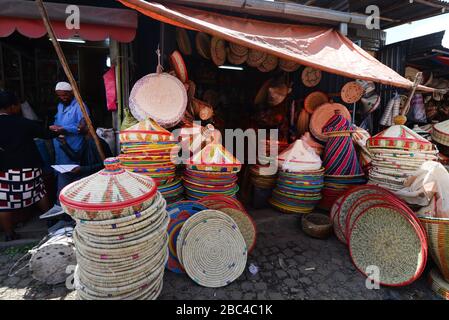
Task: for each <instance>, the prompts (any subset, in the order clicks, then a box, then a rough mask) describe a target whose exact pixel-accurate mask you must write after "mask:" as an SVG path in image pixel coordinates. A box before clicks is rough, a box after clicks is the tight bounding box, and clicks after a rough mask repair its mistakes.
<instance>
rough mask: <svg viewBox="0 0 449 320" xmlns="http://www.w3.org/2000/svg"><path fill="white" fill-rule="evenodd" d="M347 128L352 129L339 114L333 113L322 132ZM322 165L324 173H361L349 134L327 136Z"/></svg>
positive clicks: (341, 130) (339, 130) (344, 130)
mask: <svg viewBox="0 0 449 320" xmlns="http://www.w3.org/2000/svg"><path fill="white" fill-rule="evenodd" d="M349 130H352V126H351V124H350V123H349V121H348V120H347V119H345V118H344V117H343V116H341V115H339V114H336V115H334V116H333V117H332V118H331V119H330V120H329V121H328V122H327V124H326V125H325V126H324V127H323V132H325V133H328V134H333V133H338V132H347V131H349ZM323 166H324V168H325V169H326V175H341V176H355V175H363V171H362V168H361V167H360V163H359V159H358V157H357V153H356V151H355V148H354V145H353V142H352V138H351V136H350V135H348V134H347V135H345V136H333V135H331V136H330V137H329V140H328V141H327V143H326V148H325V150H324V161H323Z"/></svg>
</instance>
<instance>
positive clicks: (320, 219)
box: [302, 213, 332, 239]
mask: <svg viewBox="0 0 449 320" xmlns="http://www.w3.org/2000/svg"><path fill="white" fill-rule="evenodd" d="M302 230H303V231H304V232H305V233H306V234H307V235H309V236H311V237H313V238H318V239H326V238H328V237H329V236H330V235H331V233H332V221H331V220H330V219H329V217H328V216H327V215H324V214H319V213H311V214H306V215H304V216H303V217H302Z"/></svg>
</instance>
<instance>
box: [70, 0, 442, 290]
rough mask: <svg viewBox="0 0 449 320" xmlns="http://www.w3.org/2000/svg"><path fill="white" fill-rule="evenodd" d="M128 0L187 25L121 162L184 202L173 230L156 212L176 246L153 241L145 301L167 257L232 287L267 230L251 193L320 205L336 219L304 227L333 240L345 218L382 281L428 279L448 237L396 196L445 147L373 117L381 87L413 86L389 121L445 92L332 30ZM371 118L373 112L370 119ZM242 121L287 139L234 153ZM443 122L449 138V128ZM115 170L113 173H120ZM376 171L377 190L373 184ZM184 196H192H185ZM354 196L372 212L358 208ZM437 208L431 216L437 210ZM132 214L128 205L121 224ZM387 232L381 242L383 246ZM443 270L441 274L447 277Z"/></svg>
mask: <svg viewBox="0 0 449 320" xmlns="http://www.w3.org/2000/svg"><path fill="white" fill-rule="evenodd" d="M121 2H122V3H123V4H125V5H127V6H129V7H131V8H134V9H136V10H138V11H140V12H142V13H143V14H145V15H147V16H149V17H151V18H154V19H157V20H159V21H161V22H163V23H167V24H170V25H173V26H174V27H175V28H172V29H171V35H172V41H171V44H166V46H165V47H166V48H170V47H171V48H172V50H169V52H167V51H165V52H162V53H161V52H160V51H159V50H158V52H157V55H158V64H157V66H155V70H156V72H155V73H152V74H149V75H147V76H145V77H143V78H141V79H140V80H139V81H137V82H136V84H135V85H134V87H133V89H132V91H131V95H130V101H129V102H130V103H129V113H128V116H129V117H131V116H132V117H134V118H135V121H139V123H138V124H136V125H134V126H129V127H127V128H123V131H122V132H121V140H122V152H123V154H122V155H121V156H119V159H120V161H116V160H114V168H115V167H117V168H116V170H119V171H118V172H120V174H124V173H123V172H124V171H121V170H124V169H126V170H127V171H132V173H129V174H130V175H131V176H130V177H133V178H134V179H137V180H138V181H140V180H139V178H137V176H138V175H137V174H138V173H140V174H141V175H142V179H143V180H142V181H147V179H149V181H154V180H152V179H155V180H156V182H155V183H154V187H152V189H154V190H155V189H156V188H158V189H159V192H160V193H157V197H156V198H152V199H151V201H156V199H160V198H161V199H163V198H165V200H159V201H161V202H162V203H165V202H172V203H171V205H170V206H169V207H168V208H167V211H168V215H169V217H170V222H169V223H167V225H165V224H163V223H162V222H161V221H160V220H159V219H162V218H161V216H163V214H162V213H160V214H159V215H157V216H156V218H155V219H157V221H158V222H159V224H158V225H157V226H161V225H164V226H165V227H167V232H168V237H169V239H168V247H169V250H168V252H169V254H168V256H166V255H163V253H162V251H161V249H160V248H161V246H162V244H163V243H164V245H165V244H166V241H167V239H165V238H164V237H162V236H161V235H160V234H158V233H157V232H156V231H152V233H151V234H152V235H153V233H154V236H155V237H157V239H158V240H160V243H159V245H156V244H153V245H150V246H149V247H148V248H146V250H148V255H150V256H152V255H157V259H156V258H155V259H156V260H155V261H153V262H154V263H156V262H157V263H156V265H151V268H152V269H150V271H148V272H150V273H151V276H152V277H154V278H152V279H153V280H154V281H153V282H152V283H151V284H150V285H149V288H151V291H150V292H145V293H143V294H141V293H136V292H134V291H132V292H131V293H130V294H132V297H134V296H136V297H143V296H145V294H147V293H148V294H149V297H152V298H155V297H156V296H157V295H158V290H159V287H160V285H161V283H162V279H161V278H160V275H161V273H162V271H161V270H160V269H157V268H159V267H160V265H161V263H162V261H163V260H164V259H165V260H164V262H163V263H165V262H166V263H167V264H166V266H167V268H168V269H169V270H171V271H173V272H176V273H184V272H185V273H187V275H188V276H189V277H190V278H191V279H192V280H193V281H194V282H195V283H197V284H199V285H202V286H206V287H220V286H226V285H228V284H230V283H231V282H233V281H234V280H236V279H237V278H238V277H239V276H240V275H241V274H242V273H243V271H244V269H245V266H246V261H247V256H248V254H249V253H250V252H251V250H252V249H253V248H254V246H255V245H256V238H257V237H256V236H257V230H256V228H255V224H254V221H253V219H252V218H251V216H250V214H249V213H248V212H247V209H249V208H251V204H250V202H251V201H249V199H250V197H249V196H248V195H249V194H251V192H252V193H253V195H254V198H253V201H252V204H253V205H254V206H256V205H255V204H257V206H259V205H260V206H261V207H263V206H264V205H267V203H265V204H262V203H261V202H260V201H256V200H257V198H258V197H259V198H260V197H265V198H266V199H267V200H268V199H269V201H267V202H269V203H270V204H271V206H272V207H273V208H274V209H276V210H278V211H280V212H285V213H293V214H298V215H299V214H302V215H307V214H310V213H312V212H314V211H315V210H317V209H316V208H317V207H319V208H320V209H321V210H322V212H323V214H325V216H324V218H325V219H321V218H322V217H318V218H317V219H309V220H303V221H304V224H306V223H308V225H309V226H310V228H311V229H313V228H314V227H319V225H320V224H324V227H325V231H326V232H323V234H325V235H328V230H330V228H331V225H332V224H333V229H334V231H335V234H336V235H337V237H338V238H339V239H340V240H341V241H342V242H344V243H346V244H348V247H349V250H350V256H351V259H352V261H353V263H354V265H355V266H356V267H357V269H358V270H359V271H360V272H361V273H362V274H364V275H365V276H367V277H369V275H368V274H367V271H366V268H367V267H368V266H370V265H378V266H380V267H381V268H383V269H382V270H383V271H385V273H383V276H382V279H380V280H379V279H378V280H377V281H378V282H380V283H381V284H383V285H387V286H404V285H407V284H410V283H412V282H413V281H415V280H416V279H418V278H419V277H420V276H421V274H422V272H423V270H424V266H425V264H426V261H427V252H428V250H429V251H432V249H433V247H432V246H435V244H432V242H431V241H430V240H429V238H428V237H427V234H426V232H425V228H424V226H423V224H422V222H421V220H419V219H418V217H417V214H416V212H417V211H418V210H419V208H416V207H415V206H412V204H411V203H409V202H408V201H407V198H406V197H403V196H401V195H399V194H398V193H397V192H399V191H402V187H405V186H406V183H407V182H409V181H410V179H413V177H414V173H415V169H419V168H420V166H421V165H424V163H425V162H426V161H427V160H438V158H437V157H436V154H437V152H436V149H435V148H434V146H433V145H432V143H431V142H429V141H427V140H426V139H424V138H422V137H420V136H419V135H418V134H416V133H415V132H413V131H411V130H410V129H408V128H407V127H405V126H403V125H402V124H396V125H394V126H391V127H390V128H387V129H386V130H385V131H383V132H381V133H380V134H378V135H374V137H371V134H374V132H372V131H371V134H370V132H368V130H370V129H371V128H369V126H367V125H366V123H365V120H366V119H367V118H368V116H369V115H370V114H371V113H373V112H374V111H375V110H377V109H378V108H379V106H380V105H381V101H380V95H379V94H378V93H377V89H378V88H377V87H376V84H375V83H381V84H384V85H390V86H395V87H398V88H402V90H405V91H404V94H405V95H408V97H407V96H406V98H407V99H404V101H403V102H402V110H401V101H399V100H398V101H397V102H396V106H394V105H392V109H391V110H393V109H395V111H396V110H397V111H399V113H398V114H394V115H393V114H391V115H389V116H387V117H386V118H388V119H387V120H389V123H388V124H387V122H385V124H386V126H389V125H391V124H393V123H399V120H400V119H402V118H403V117H405V116H406V114H407V110H408V109H409V104H410V102H411V100H412V98H413V97H412V96H413V92H414V90H417V92H419V93H420V94H422V93H430V94H435V90H434V89H432V88H429V87H427V86H424V85H422V84H418V83H417V81H416V80H415V79H413V80H415V81H414V82H413V81H411V80H408V79H406V78H404V77H402V76H400V75H399V74H398V73H396V72H395V71H393V70H392V69H390V68H388V67H386V66H385V65H383V64H382V63H380V62H379V61H378V60H376V59H375V58H373V57H372V56H371V55H369V54H368V53H366V52H365V51H363V50H362V49H361V48H359V47H358V46H356V45H355V44H353V43H352V42H351V41H350V40H349V39H348V38H346V37H345V36H343V35H342V34H341V33H339V32H337V31H335V30H333V29H326V28H322V27H315V26H313V27H312V26H296V25H287V24H274V23H269V22H262V21H258V20H249V19H243V18H239V17H233V16H224V15H222V14H218V13H214V12H208V11H201V10H197V9H191V8H187V7H180V6H174V5H173V6H171V5H170V6H164V5H160V4H157V3H149V2H145V1H136V0H121ZM166 50H167V49H166ZM331 74H332V75H331ZM332 76H339V77H345V78H340V80H341V79H344V82H345V84H344V85H343V86H341V87H340V88H338V92H330V91H329V90H327V88H326V87H325V86H321V84H322V82H323V79H327V80H329V79H332V78H331V77H332ZM346 77H347V78H351V79H356V80H355V81H348V80H347V79H346ZM408 90H412V93H410V94H409V93H408ZM437 94H441V95H444V94H445V92H442V91H438V92H437ZM358 107H361V108H358ZM393 107H394V108H393ZM388 110H389V109H388ZM391 110H390V111H391ZM127 112H128V111H127ZM360 114H362V115H363V117H359V118H358V117H357V115H360ZM398 116H400V117H398ZM194 121H198V122H197V123H194ZM391 121H393V123H391ZM230 128H234V129H235V128H240V129H266V130H270V129H271V130H277V131H276V132H277V133H278V136H277V137H271V136H270V138H268V137H267V136H264V137H261V136H260V133H259V131H258V132H257V134H256V135H255V137H256V140H255V141H251V140H249V141H247V142H245V140H244V139H242V140H241V141H240V143H241V144H243V147H244V148H246V149H251V145H252V144H255V145H258V151H259V152H258V154H257V157H255V158H254V159H251V155H248V154H247V155H244V156H243V157H241V158H238V157H237V156H236V155H234V154H233V153H232V152H230V150H231V148H228V149H229V150H228V149H227V148H226V147H229V146H232V150H234V148H233V142H232V143H229V141H228V140H227V139H229V137H228V136H226V134H225V133H226V132H225V129H230ZM364 128H365V129H368V130H365V129H364ZM438 128H439V129H440V131H441V132H442V135H441V138H440V141H443V142H444V141H445V139H444V134H445V130H446V129H445V126H444V123H443V124H442V125H440V126H436V129H438ZM179 132H181V134H179ZM186 132H188V134H186ZM435 132H437V131H435ZM176 133H178V134H176ZM434 135H436V134H434ZM222 137H224V140H223V141H221V138H222ZM234 138H235V137H231V139H234ZM198 140H199V141H198ZM238 143H239V141H237V144H238ZM225 146H226V147H225ZM183 149H187V152H185V151H186V150H183ZM279 149H283V152H282V153H281V152H279ZM178 151H181V152H180V153H178ZM260 151H264V152H262V154H261V153H260ZM180 154H182V155H183V156H185V155H186V154H187V155H188V156H187V157H183V156H180ZM397 159H400V160H397ZM251 160H253V161H252V162H251ZM273 167H274V170H273ZM111 169H112V168H111V167H110V166H109V168H107V169H106V171H105V172H103V173H102V174H103V175H106V176H109V175H112V173H111V172H112V171H113V170H112V171H111ZM127 171H126V172H127ZM367 173H368V174H367ZM149 177H151V178H152V179H150V178H149ZM94 178H95V177H93V178H91V179H94ZM367 178H369V183H370V184H368V185H365V184H366V182H367ZM181 179H182V185H183V187H184V190H185V192H184V194H183V195H182V191H181V190H182V187H180V181H181ZM84 183H88V180H86V181H85V182H84ZM114 183H117V182H115V181H114ZM252 184H254V185H255V186H256V187H257V189H256V188H254V189H253V188H252ZM361 185H363V186H361ZM375 185H377V186H375ZM392 185H393V186H396V188H393V187H392ZM73 187H74V186H72V188H73ZM68 190H70V189H69V188H68ZM77 190H78V191H76V190H74V191H73V196H74V197H77V198H79V197H80V196H81V195H82V194H83V192H82V191H83V190H82V188H81V187H79V188H77ZM173 190H175V191H173ZM262 190H263V191H262ZM112 191H115V188H114V190H112ZM138 191H139V192H142V190H140V189H139V190H138ZM154 192H155V191H154ZM77 193H80V194H81V195H79V194H77ZM84 193H85V192H84ZM368 195H369V196H372V197H368ZM183 196H184V197H185V198H187V199H188V200H189V201H179V200H180V199H181V197H183ZM433 196H434V197H435V201H438V199H440V198H441V197H443V198H444V196H443V195H442V191H441V190H439V192H435V193H433ZM86 197H87V195H86ZM438 197H440V198H438ZM118 198H119V199H120V197H119V196H118ZM238 199H239V200H240V201H239V200H238ZM373 200H376V201H373ZM61 202H62V201H61ZM355 202H357V203H358V204H359V207H353V206H352V205H353V204H354V203H355ZM74 204H76V203H74ZM67 208H68V210H70V211H71V212H72V214H73V213H77V212H78V211H79V210H78V211H77V209H76V207H74V208H72V207H71V206H70V203H68V205H67ZM127 208H128V207H127ZM360 208H362V209H360ZM435 208H439V207H437V206H436V207H435ZM141 209H142V210H144V209H145V208H140V209H139V210H138V211H141ZM74 210H75V211H74ZM161 210H162V211H164V210H165V209H161ZM414 210H415V211H414ZM329 211H330V213H329ZM437 212H438V210H437ZM437 212H433V211H432V210H430V211H426V212H425V213H426V214H427V216H432V217H434V216H436V214H437ZM80 213H83V212H80ZM120 215H121V211H120V212H119V217H118V218H119V219H121V218H122V217H121V216H120ZM128 215H131V216H132V214H131V213H129V212H128ZM84 220H86V221H84ZM84 220H83V221H84V223H85V224H86V226H80V227H77V228H78V230H76V233H75V234H77V235H79V238H78V239H77V242H78V245H79V246H80V248H81V251H80V252H84V254H85V255H87V256H88V257H87V258H90V259H92V258H96V256H95V255H94V253H95V250H93V252H92V253H91V252H90V251H92V248H90V247H89V241H90V240H89V239H87V240H84V243H83V239H82V237H83V231H84V232H86V233H88V231H89V230H90V229H89V225H90V224H96V223H95V222H92V221H91V220H96V219H95V216H92V213H89V212H88V217H87V219H84ZM423 221H424V220H423ZM164 222H165V220H164ZM153 223H156V222H153ZM314 224H315V226H314ZM150 225H151V224H150ZM303 227H304V225H303ZM98 228H99V230H98V231H101V230H100V229H101V228H100V227H98ZM379 229H380V230H382V232H381V234H380V236H381V237H379V239H378V240H379V241H374V240H375V239H376V240H377V238H376V237H377V236H378V235H379V232H378V230H379ZM152 230H153V229H152ZM157 230H158V231H159V229H157ZM307 234H313V232H308V233H307ZM323 238H324V237H323ZM75 245H76V243H75ZM428 245H429V246H430V249H428ZM133 248H134V247H133V246H131V247H130V250H131V249H133ZM158 248H159V250H158ZM380 248H382V250H380ZM439 248H440V250H444V251H445V252H446V251H447V250H449V248H448V247H446V246H440V247H439ZM83 250H84V251H83ZM100 253H101V252H100ZM80 254H81V253H80ZM119 258H121V257H117V259H119ZM446 258H447V257H446ZM446 258H445V259H446ZM392 260H394V261H392ZM81 261H83V260H81ZM105 264H107V262H105ZM404 266H405V267H404ZM99 267H101V265H99ZM148 267H150V266H148ZM142 268H143V266H142ZM79 270H80V271H78V274H79V275H80V278H79V280H80V282H83V281H84V282H83V283H85V286H81V287H80V289H79V290H80V294H81V296H83V295H84V297H87V298H89V297H91V296H92V295H94V296H95V294H97V295H99V296H101V297H103V296H104V293H103V292H99V293H97V292H95V291H93V290H91V291H85V290H84V291H83V289H85V288H86V287H88V283H86V282H87V281H95V280H96V278H95V277H92V278H89V274H88V270H87V268H86V267H85V266H84V270H83V265H82V263H81V265H80V268H79ZM92 272H95V270H92ZM442 272H443V274H445V270H444V269H443V270H442ZM437 276H438V275H436V276H435V274H434V275H433V279H437V280H435V281H441V279H440V278H438V277H437ZM107 280H109V279H107ZM446 280H447V279H446ZM98 281H100V280H98ZM106 284H107V286H106V287H107V288H109V286H110V285H112V284H109V283H106ZM120 284H121V282H120ZM130 288H131V289H133V290H134V289H135V288H134V287H130ZM100 289H103V287H100ZM120 289H121V290H120V291H119V292H123V294H128V292H127V291H126V290H127V289H125V288H120ZM100 291H101V290H100ZM105 291H106V292H107V290H105Z"/></svg>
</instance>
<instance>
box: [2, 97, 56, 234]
mask: <svg viewBox="0 0 449 320" xmlns="http://www.w3.org/2000/svg"><path fill="white" fill-rule="evenodd" d="M20 113H21V109H20V103H19V100H18V99H17V97H16V96H15V95H14V94H13V93H11V92H7V91H0V226H1V227H2V229H3V231H4V232H5V234H6V239H5V240H6V241H10V240H15V239H17V238H18V235H17V234H16V233H15V232H14V227H15V224H16V223H17V220H18V217H20V214H21V212H20V211H21V209H24V208H27V207H29V206H32V205H34V204H37V205H38V206H39V208H40V209H41V210H42V211H46V210H48V209H49V203H48V198H47V195H46V191H45V188H44V184H43V180H42V170H41V168H42V159H41V157H40V154H39V151H38V149H37V146H36V144H35V142H34V139H35V138H42V139H52V138H55V137H56V136H58V134H57V133H56V132H53V131H50V130H48V129H47V128H45V127H44V126H43V125H42V123H40V122H39V121H33V120H28V119H25V118H23V117H22V116H21V114H20Z"/></svg>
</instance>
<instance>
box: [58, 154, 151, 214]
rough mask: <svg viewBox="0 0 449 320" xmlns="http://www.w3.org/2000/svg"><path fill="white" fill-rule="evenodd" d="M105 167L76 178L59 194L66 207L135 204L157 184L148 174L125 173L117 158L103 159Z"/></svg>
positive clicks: (103, 207)
mask: <svg viewBox="0 0 449 320" xmlns="http://www.w3.org/2000/svg"><path fill="white" fill-rule="evenodd" d="M104 166H105V169H103V170H101V171H100V172H97V173H95V174H93V175H91V176H88V177H86V178H83V179H81V180H78V181H75V182H73V183H71V184H69V185H68V186H66V187H65V188H64V189H62V191H61V194H60V196H59V200H60V201H61V204H62V205H64V206H66V207H68V208H75V209H81V210H86V211H92V210H108V209H110V210H114V209H122V208H127V207H132V206H134V205H138V204H140V203H142V202H144V201H147V200H148V199H151V198H153V197H154V196H155V194H156V190H157V189H156V183H155V182H154V180H153V179H152V178H150V177H146V176H144V175H140V174H137V173H132V172H128V171H126V170H124V169H122V168H121V167H120V161H119V159H117V158H108V159H106V160H105V161H104Z"/></svg>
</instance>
